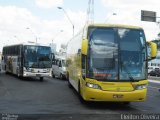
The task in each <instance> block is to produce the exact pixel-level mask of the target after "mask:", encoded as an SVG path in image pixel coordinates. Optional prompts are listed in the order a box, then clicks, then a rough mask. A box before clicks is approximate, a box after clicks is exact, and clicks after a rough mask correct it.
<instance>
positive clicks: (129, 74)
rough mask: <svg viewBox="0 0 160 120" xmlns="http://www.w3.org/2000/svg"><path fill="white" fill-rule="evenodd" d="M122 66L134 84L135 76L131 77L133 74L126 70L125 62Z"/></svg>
mask: <svg viewBox="0 0 160 120" xmlns="http://www.w3.org/2000/svg"><path fill="white" fill-rule="evenodd" d="M121 64H122V66H123V68H124V70H125V71H126V73H127V74H128V77H129V79H130V80H131V81H132V82H134V81H135V80H134V78H133V76H132V75H131V73H130V72H129V70H128V69H127V68H126V66H125V65H124V64H123V62H121Z"/></svg>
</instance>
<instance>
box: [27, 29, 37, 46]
mask: <svg viewBox="0 0 160 120" xmlns="http://www.w3.org/2000/svg"><path fill="white" fill-rule="evenodd" d="M26 29H28V30H30V31H31V33H32V34H33V35H34V36H35V38H36V44H37V36H36V35H35V33H34V32H33V31H32V30H31V28H29V27H27V28H26Z"/></svg>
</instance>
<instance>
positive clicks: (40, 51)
mask: <svg viewBox="0 0 160 120" xmlns="http://www.w3.org/2000/svg"><path fill="white" fill-rule="evenodd" d="M24 51H25V52H24V53H25V67H31V68H50V67H51V49H50V47H45V46H25V47H24Z"/></svg>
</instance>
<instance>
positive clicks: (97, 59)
mask: <svg viewBox="0 0 160 120" xmlns="http://www.w3.org/2000/svg"><path fill="white" fill-rule="evenodd" d="M114 34H115V32H114V29H104V28H93V29H90V34H89V56H88V64H89V65H88V67H89V73H88V74H89V77H91V78H96V79H107V78H109V79H113V80H115V79H117V73H118V69H117V66H118V61H117V60H116V58H117V50H118V45H117V42H116V40H115V35H114Z"/></svg>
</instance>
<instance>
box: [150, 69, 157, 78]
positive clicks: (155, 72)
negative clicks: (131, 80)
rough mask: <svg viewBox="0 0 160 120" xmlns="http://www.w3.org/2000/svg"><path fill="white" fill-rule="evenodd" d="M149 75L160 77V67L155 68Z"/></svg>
mask: <svg viewBox="0 0 160 120" xmlns="http://www.w3.org/2000/svg"><path fill="white" fill-rule="evenodd" d="M148 75H150V76H157V77H160V69H154V70H152V71H151V72H149V73H148Z"/></svg>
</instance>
